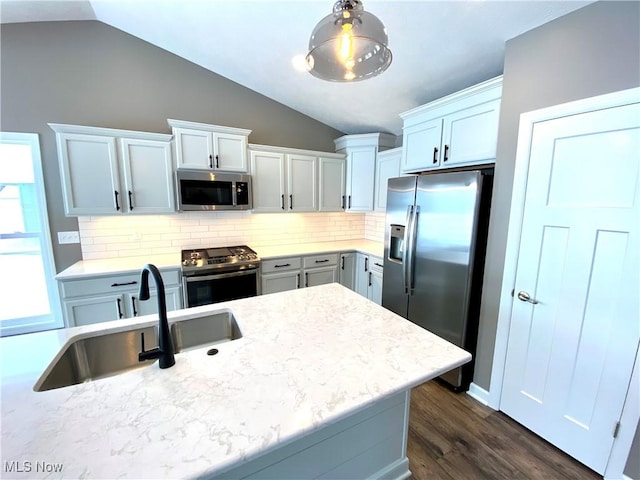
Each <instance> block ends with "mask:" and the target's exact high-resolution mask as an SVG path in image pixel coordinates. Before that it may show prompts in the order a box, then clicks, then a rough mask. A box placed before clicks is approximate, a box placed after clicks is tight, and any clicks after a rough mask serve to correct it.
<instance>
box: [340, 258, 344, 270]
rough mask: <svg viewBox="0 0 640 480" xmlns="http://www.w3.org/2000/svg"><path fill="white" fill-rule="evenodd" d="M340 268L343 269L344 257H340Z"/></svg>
mask: <svg viewBox="0 0 640 480" xmlns="http://www.w3.org/2000/svg"><path fill="white" fill-rule="evenodd" d="M340 270H344V257H341V258H340Z"/></svg>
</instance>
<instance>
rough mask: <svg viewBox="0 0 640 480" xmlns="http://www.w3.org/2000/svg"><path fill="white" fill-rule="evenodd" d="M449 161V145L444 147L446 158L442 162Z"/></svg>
mask: <svg viewBox="0 0 640 480" xmlns="http://www.w3.org/2000/svg"><path fill="white" fill-rule="evenodd" d="M447 160H449V145H445V146H444V158H443V159H442V161H443V162H446V161H447Z"/></svg>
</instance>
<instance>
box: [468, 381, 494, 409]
mask: <svg viewBox="0 0 640 480" xmlns="http://www.w3.org/2000/svg"><path fill="white" fill-rule="evenodd" d="M467 395H469V396H470V397H471V398H473V399H474V400H477V401H478V402H480V403H481V404H483V405H486V406H487V407H488V406H489V392H488V391H486V390H485V389H484V388H482V387H479V386H478V385H476V384H475V383H473V382H472V383H471V385H469V390H468V391H467Z"/></svg>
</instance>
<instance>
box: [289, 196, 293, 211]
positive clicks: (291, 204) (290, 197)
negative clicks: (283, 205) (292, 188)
mask: <svg viewBox="0 0 640 480" xmlns="http://www.w3.org/2000/svg"><path fill="white" fill-rule="evenodd" d="M289 210H293V195H289Z"/></svg>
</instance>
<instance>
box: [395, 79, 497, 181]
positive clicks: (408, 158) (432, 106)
mask: <svg viewBox="0 0 640 480" xmlns="http://www.w3.org/2000/svg"><path fill="white" fill-rule="evenodd" d="M501 96H502V77H497V78H494V79H491V80H488V81H486V82H483V83H480V84H478V85H475V86H473V87H470V88H467V89H465V90H462V91H460V92H457V93H454V94H452V95H449V96H447V97H444V98H441V99H439V100H436V101H435V102H432V103H429V104H427V105H422V106H420V107H418V108H414V109H413V110H410V111H408V112H405V113H402V114H400V116H401V117H402V119H403V120H404V127H403V142H402V144H403V151H402V163H401V172H402V173H415V172H421V171H426V170H433V169H442V168H451V167H459V166H467V165H480V164H486V163H492V162H494V161H495V156H496V144H497V140H498V119H499V115H500V98H501Z"/></svg>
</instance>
